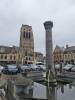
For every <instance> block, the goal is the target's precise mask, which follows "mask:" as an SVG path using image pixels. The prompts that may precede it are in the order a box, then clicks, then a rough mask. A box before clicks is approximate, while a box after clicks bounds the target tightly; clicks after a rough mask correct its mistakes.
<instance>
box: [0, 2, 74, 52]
mask: <svg viewBox="0 0 75 100" xmlns="http://www.w3.org/2000/svg"><path fill="white" fill-rule="evenodd" d="M46 20H51V21H53V24H54V27H53V45H54V46H55V45H56V44H57V45H59V46H65V45H66V44H69V45H70V46H71V45H75V0H0V45H8V46H11V45H16V46H19V39H20V27H21V25H22V24H28V25H31V26H32V28H33V34H34V42H35V51H40V52H42V53H45V29H44V26H43V23H44V22H45V21H46Z"/></svg>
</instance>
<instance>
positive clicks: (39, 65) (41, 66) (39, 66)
mask: <svg viewBox="0 0 75 100" xmlns="http://www.w3.org/2000/svg"><path fill="white" fill-rule="evenodd" d="M36 65H37V67H38V68H39V70H42V71H46V65H45V64H44V63H42V62H37V63H36Z"/></svg>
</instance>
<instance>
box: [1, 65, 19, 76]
mask: <svg viewBox="0 0 75 100" xmlns="http://www.w3.org/2000/svg"><path fill="white" fill-rule="evenodd" d="M2 72H3V73H4V74H17V73H20V69H19V68H18V67H14V66H13V67H12V66H10V67H9V66H7V67H5V68H4V69H3V71H2Z"/></svg>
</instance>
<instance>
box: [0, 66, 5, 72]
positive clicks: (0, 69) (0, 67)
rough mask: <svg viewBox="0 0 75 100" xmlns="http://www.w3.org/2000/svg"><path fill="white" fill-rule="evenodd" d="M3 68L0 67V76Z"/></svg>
mask: <svg viewBox="0 0 75 100" xmlns="http://www.w3.org/2000/svg"><path fill="white" fill-rule="evenodd" d="M3 68H4V67H3V66H1V65H0V74H2V70H3Z"/></svg>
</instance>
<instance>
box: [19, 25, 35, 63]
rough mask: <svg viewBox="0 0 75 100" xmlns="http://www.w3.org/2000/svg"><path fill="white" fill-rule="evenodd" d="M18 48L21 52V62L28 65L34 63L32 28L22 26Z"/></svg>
mask: <svg viewBox="0 0 75 100" xmlns="http://www.w3.org/2000/svg"><path fill="white" fill-rule="evenodd" d="M20 48H22V49H23V52H22V62H23V63H29V62H33V61H34V38H33V31H32V27H31V26H29V25H23V24H22V27H21V30H20Z"/></svg>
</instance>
